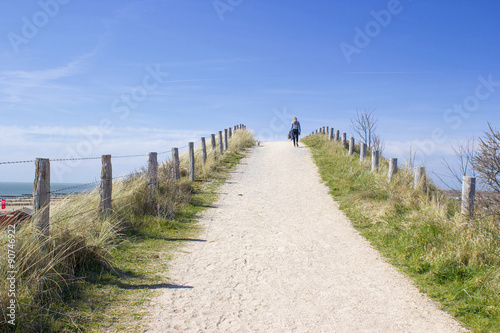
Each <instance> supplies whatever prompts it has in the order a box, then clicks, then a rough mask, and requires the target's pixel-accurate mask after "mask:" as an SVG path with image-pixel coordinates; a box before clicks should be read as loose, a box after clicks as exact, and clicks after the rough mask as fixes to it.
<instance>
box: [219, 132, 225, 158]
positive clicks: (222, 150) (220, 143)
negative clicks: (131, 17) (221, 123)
mask: <svg viewBox="0 0 500 333" xmlns="http://www.w3.org/2000/svg"><path fill="white" fill-rule="evenodd" d="M219 153H220V156H222V155H223V154H224V142H223V141H222V131H219Z"/></svg>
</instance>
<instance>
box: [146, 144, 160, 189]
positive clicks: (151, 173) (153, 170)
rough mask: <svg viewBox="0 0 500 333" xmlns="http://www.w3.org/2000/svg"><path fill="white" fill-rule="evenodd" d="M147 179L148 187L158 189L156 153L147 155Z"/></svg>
mask: <svg viewBox="0 0 500 333" xmlns="http://www.w3.org/2000/svg"><path fill="white" fill-rule="evenodd" d="M148 178H149V185H150V186H151V187H152V188H154V189H156V188H158V153H149V154H148Z"/></svg>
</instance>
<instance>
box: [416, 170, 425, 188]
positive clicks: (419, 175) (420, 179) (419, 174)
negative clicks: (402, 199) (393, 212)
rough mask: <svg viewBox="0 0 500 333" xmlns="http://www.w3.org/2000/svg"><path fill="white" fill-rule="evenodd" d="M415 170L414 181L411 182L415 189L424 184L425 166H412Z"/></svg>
mask: <svg viewBox="0 0 500 333" xmlns="http://www.w3.org/2000/svg"><path fill="white" fill-rule="evenodd" d="M413 170H414V172H415V182H414V184H413V188H414V189H417V188H419V187H423V185H424V184H425V167H414V168H413Z"/></svg>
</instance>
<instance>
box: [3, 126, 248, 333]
mask: <svg viewBox="0 0 500 333" xmlns="http://www.w3.org/2000/svg"><path fill="white" fill-rule="evenodd" d="M253 143H254V141H253V137H252V134H251V133H250V132H247V131H238V132H236V133H235V135H234V136H233V138H232V140H231V141H230V145H229V149H228V150H227V151H226V152H225V154H224V156H223V157H222V158H221V157H220V156H219V158H217V159H215V158H214V155H213V152H210V154H209V156H208V161H207V163H206V164H205V165H204V166H203V165H201V162H200V161H201V158H200V157H201V156H199V154H200V152H199V150H198V151H197V159H196V160H197V165H196V172H197V173H196V174H197V177H196V180H195V181H194V182H190V181H188V179H187V177H183V178H182V179H181V180H180V181H177V182H175V181H173V179H172V178H171V166H170V165H169V164H168V163H166V164H164V165H162V166H160V167H159V171H158V178H159V186H158V190H156V191H155V192H154V193H151V191H150V190H149V189H148V186H147V179H146V176H145V175H144V174H143V173H136V174H134V175H131V176H130V177H129V178H128V179H126V180H124V181H120V182H116V183H113V208H114V210H115V212H114V213H113V214H112V215H111V216H110V217H108V218H106V219H103V218H101V217H100V216H99V215H98V213H97V209H95V208H93V209H89V207H97V202H98V194H97V193H91V194H87V195H76V196H71V197H68V198H67V200H65V201H63V202H62V203H61V204H60V205H58V206H56V207H55V208H54V209H51V221H50V223H51V238H50V241H49V243H50V246H49V250H48V251H45V252H44V251H42V250H40V244H39V241H38V238H37V236H36V233H35V232H34V230H33V226H32V225H31V224H28V225H25V226H23V227H19V230H18V232H17V242H18V243H17V245H16V246H17V247H18V261H19V263H17V265H18V268H19V271H20V273H19V274H18V276H17V284H18V288H17V289H18V291H19V292H18V294H17V299H18V302H19V303H20V304H21V307H20V308H18V309H17V318H16V326H15V327H12V326H9V325H7V324H6V322H5V321H1V320H0V331H9V330H10V331H17V332H41V331H44V332H80V331H81V332H94V331H95V332H101V331H103V330H105V329H109V330H111V331H116V332H119V331H123V330H127V331H141V327H142V325H143V324H144V322H143V320H141V319H143V318H144V316H145V315H147V314H148V313H147V307H146V304H147V302H148V301H149V300H150V299H151V298H152V297H153V296H154V295H156V294H157V293H158V292H159V290H161V289H163V288H167V287H168V286H169V284H170V280H169V278H168V267H169V266H168V265H169V262H170V259H171V257H172V255H173V253H174V252H175V250H176V249H178V248H179V247H182V246H184V245H185V244H187V243H189V242H190V241H196V237H197V235H198V233H199V231H200V228H199V226H198V225H197V220H198V218H199V216H200V214H201V213H202V212H203V210H205V209H206V208H207V207H210V206H211V205H212V204H213V203H214V201H215V200H216V199H217V197H218V188H219V187H220V185H221V184H223V183H224V182H225V180H226V178H227V177H228V175H229V172H228V171H229V170H231V169H232V168H234V167H235V166H236V165H237V164H238V162H239V161H240V159H241V158H243V157H244V155H245V152H246V149H247V148H249V147H251V146H252V145H253ZM186 162H187V158H186V156H181V171H182V173H183V174H185V170H186V169H187V165H186ZM6 244H7V237H6V235H1V236H0V245H1V246H2V248H3V247H5V246H6ZM0 276H2V277H5V276H7V266H6V265H5V263H4V262H0ZM4 281H5V280H4ZM6 288H7V284H6V283H5V282H3V283H2V284H0V291H1V293H0V301H1V304H0V306H1V307H2V309H5V307H6V304H7V302H8V301H9V299H8V298H7V296H6V295H7V293H6V292H5V291H6Z"/></svg>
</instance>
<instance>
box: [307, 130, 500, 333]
mask: <svg viewBox="0 0 500 333" xmlns="http://www.w3.org/2000/svg"><path fill="white" fill-rule="evenodd" d="M304 142H305V143H306V144H307V145H309V146H310V147H311V150H312V154H313V157H314V160H315V162H316V164H317V166H318V167H319V170H320V173H321V176H322V178H323V180H324V181H325V182H326V183H327V185H328V186H329V188H330V193H331V194H332V195H333V197H334V198H335V200H337V201H338V202H339V204H340V208H341V209H342V210H343V211H344V212H345V213H346V215H347V216H348V217H349V218H350V220H351V221H352V222H353V224H354V226H355V227H356V228H357V229H358V230H359V231H360V232H361V233H362V235H363V236H364V237H366V238H367V239H368V240H369V241H370V242H371V243H372V244H373V245H374V246H375V247H376V248H377V249H378V250H379V251H380V252H381V253H382V254H383V255H384V256H385V257H386V258H388V259H389V261H390V262H391V263H392V264H393V265H395V266H396V267H398V268H399V269H400V270H401V271H403V272H404V273H405V274H407V275H408V276H410V277H411V278H412V279H413V280H414V281H415V283H416V285H417V286H418V287H419V288H420V290H421V291H423V292H424V293H426V294H428V295H429V296H430V297H431V298H433V299H434V300H436V301H438V302H439V303H440V304H441V306H442V308H443V309H444V310H446V311H448V312H449V313H451V314H452V315H454V316H455V317H457V318H458V319H459V320H460V321H462V322H463V323H464V324H465V325H466V326H467V327H468V328H470V329H472V330H473V331H475V332H500V286H499V285H500V270H499V267H500V266H499V264H500V243H499V241H498V240H499V238H498V229H495V227H494V225H493V221H489V220H488V219H481V220H475V221H468V220H466V219H464V218H463V217H462V216H460V214H459V213H458V207H457V205H456V203H453V202H450V201H449V200H447V199H445V198H444V197H443V196H442V195H440V194H439V192H437V191H436V190H435V188H434V187H433V186H432V185H431V184H428V185H427V187H428V188H429V191H425V190H421V189H420V190H414V189H413V183H412V180H413V178H412V174H410V173H409V172H406V171H405V170H401V169H400V170H399V171H398V174H397V175H396V177H395V178H394V179H393V181H392V182H391V183H389V182H388V181H387V162H386V161H384V160H383V161H381V168H380V169H379V171H378V172H375V173H374V172H371V171H370V166H371V164H370V163H371V162H370V161H369V160H368V161H367V162H364V163H360V161H359V154H354V155H353V156H351V157H349V156H347V152H346V150H345V149H344V148H343V147H341V146H340V144H336V143H334V142H329V141H328V140H327V139H326V136H325V135H314V136H310V137H307V138H306V139H305V140H304ZM357 151H358V152H359V149H358V150H357Z"/></svg>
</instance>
